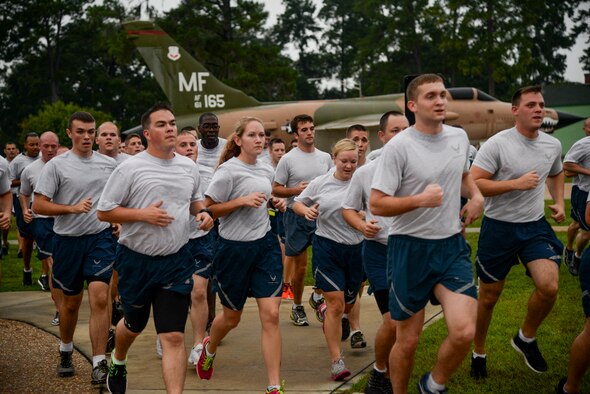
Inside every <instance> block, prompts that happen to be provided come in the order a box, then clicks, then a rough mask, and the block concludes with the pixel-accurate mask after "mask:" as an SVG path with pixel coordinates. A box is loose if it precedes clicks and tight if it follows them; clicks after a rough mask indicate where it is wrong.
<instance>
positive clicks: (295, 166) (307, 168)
mask: <svg viewBox="0 0 590 394" xmlns="http://www.w3.org/2000/svg"><path fill="white" fill-rule="evenodd" d="M333 165H334V163H333V162H332V157H331V156H330V155H329V154H328V153H326V152H323V151H321V150H319V149H317V148H315V149H314V150H313V152H311V153H306V152H303V151H302V150H301V149H299V148H293V149H291V150H290V151H289V153H287V154H285V155H284V156H283V157H282V158H281V160H280V161H279V164H278V165H277V169H276V172H275V179H274V181H275V182H276V183H278V184H279V185H283V186H285V187H295V186H296V185H297V184H298V183H300V182H311V181H312V180H314V179H315V178H316V177H318V176H320V175H324V174H325V173H327V172H328V170H329V169H330V168H332V166H333ZM293 201H294V197H289V198H288V199H287V206H288V207H292V206H293Z"/></svg>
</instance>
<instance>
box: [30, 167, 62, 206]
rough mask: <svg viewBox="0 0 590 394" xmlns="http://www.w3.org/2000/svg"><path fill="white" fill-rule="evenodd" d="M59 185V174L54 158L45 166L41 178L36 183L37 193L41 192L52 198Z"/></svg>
mask: <svg viewBox="0 0 590 394" xmlns="http://www.w3.org/2000/svg"><path fill="white" fill-rule="evenodd" d="M58 187H59V174H58V171H57V166H56V164H55V161H54V160H51V161H49V162H48V163H47V164H45V165H44V166H43V170H41V174H39V180H38V181H37V184H36V185H35V193H37V194H41V195H43V196H45V197H47V198H49V199H50V200H51V199H52V198H53V197H54V195H55V193H56V192H57V188H58Z"/></svg>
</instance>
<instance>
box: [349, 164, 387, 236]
mask: <svg viewBox="0 0 590 394" xmlns="http://www.w3.org/2000/svg"><path fill="white" fill-rule="evenodd" d="M379 160H380V158H377V159H376V160H373V161H370V162H368V163H366V164H365V165H364V166H362V167H360V168H358V169H357V170H356V171H355V173H354V174H353V175H352V179H351V180H350V184H349V186H348V191H347V192H346V196H345V199H344V202H343V203H342V208H344V209H354V210H355V211H357V212H359V211H365V214H366V219H365V220H366V221H369V220H372V219H374V220H377V224H378V226H379V227H381V230H380V231H379V232H378V233H377V235H375V237H373V238H366V237H365V239H367V240H369V241H376V242H380V243H382V244H384V245H387V238H388V234H389V227H390V226H391V222H392V219H391V218H390V217H384V216H377V215H373V213H372V212H371V209H370V207H369V198H370V196H371V182H372V181H373V176H374V175H375V171H376V170H377V163H378V162H379Z"/></svg>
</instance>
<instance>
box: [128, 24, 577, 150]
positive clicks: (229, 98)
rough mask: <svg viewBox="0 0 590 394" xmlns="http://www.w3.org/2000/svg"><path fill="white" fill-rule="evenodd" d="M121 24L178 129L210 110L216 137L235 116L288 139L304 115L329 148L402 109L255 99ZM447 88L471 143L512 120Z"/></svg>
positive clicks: (152, 31)
mask: <svg viewBox="0 0 590 394" xmlns="http://www.w3.org/2000/svg"><path fill="white" fill-rule="evenodd" d="M123 27H124V29H125V31H126V33H127V38H128V39H129V40H131V42H133V44H134V45H135V46H136V47H137V49H138V50H139V53H140V54H141V56H142V57H143V58H144V60H145V62H146V63H147V65H148V67H149V68H150V69H151V71H152V73H153V74H154V76H155V78H156V80H157V81H158V83H159V84H160V86H161V88H162V89H163V91H164V93H165V94H166V96H167V98H168V100H169V101H170V104H171V105H172V108H173V110H174V113H175V115H176V119H177V124H178V126H179V128H180V127H184V126H187V125H192V126H196V125H197V123H198V116H199V115H200V114H201V113H204V112H213V113H215V114H216V115H217V116H218V118H219V124H220V126H221V129H220V136H221V137H228V136H229V135H230V134H231V133H232V131H233V128H234V125H235V124H236V122H237V121H238V119H240V118H241V117H244V116H256V117H258V118H260V119H261V120H262V121H263V122H264V127H265V128H266V129H267V130H270V131H271V133H272V134H273V135H280V136H281V137H283V138H287V140H290V139H291V137H290V136H289V135H288V134H287V133H289V132H290V130H289V126H288V125H289V122H290V121H291V119H292V118H293V117H294V116H296V115H299V114H308V115H311V116H312V117H313V118H314V123H315V127H316V145H317V146H318V147H319V148H320V149H322V150H328V151H329V150H330V148H331V146H332V145H333V144H334V142H336V141H337V140H339V139H341V138H343V137H344V135H345V130H346V129H347V128H348V126H350V125H353V124H362V125H364V126H365V127H367V128H369V130H371V131H376V130H378V128H379V119H380V117H381V115H382V114H383V113H385V112H387V111H391V110H397V111H400V112H404V108H405V99H404V94H403V93H398V94H387V95H381V96H372V97H359V98H349V99H339V100H306V101H290V102H272V103H266V102H260V101H258V100H256V99H255V98H254V97H251V96H248V95H247V94H245V93H244V92H242V91H240V90H237V89H234V88H232V87H230V86H227V85H225V84H224V83H223V82H221V81H220V80H218V79H217V78H216V77H215V76H214V75H212V74H211V73H210V72H209V71H208V70H207V69H206V68H205V67H204V66H203V65H202V64H201V63H199V62H198V61H197V60H196V59H194V58H193V57H192V56H191V55H190V54H189V53H188V52H187V51H185V50H184V49H183V48H182V47H180V46H179V45H178V43H176V42H175V41H174V40H173V39H172V38H171V37H170V36H169V35H168V34H167V33H166V32H165V31H163V30H162V29H161V28H160V27H158V26H157V25H156V24H155V23H153V22H150V21H131V22H125V23H123ZM448 91H449V93H450V98H449V102H448V105H447V113H446V120H445V121H446V123H447V124H450V125H458V126H461V127H462V128H463V129H465V131H466V132H467V135H468V137H469V139H470V141H471V142H472V143H477V142H479V141H482V140H486V139H487V138H489V137H491V136H492V135H493V134H495V133H497V132H498V131H500V130H504V129H507V128H510V127H512V126H513V125H514V118H513V116H512V113H511V105H510V103H506V102H502V101H499V100H497V99H495V98H494V97H492V96H490V95H488V94H486V93H484V92H482V91H481V90H479V89H476V88H469V87H467V88H464V87H463V88H449V89H448ZM580 119H581V118H578V117H577V116H574V115H570V114H565V113H562V112H558V111H555V110H553V109H549V108H547V109H546V114H545V119H544V122H543V126H542V130H543V131H545V132H547V133H552V132H553V131H554V130H556V129H558V128H560V127H565V126H567V125H569V124H572V123H574V122H577V121H578V120H580ZM140 131H141V127H140V126H137V127H134V128H133V129H130V130H126V131H125V132H124V134H129V133H132V132H135V133H137V132H140ZM370 134H371V142H372V146H380V143H379V142H378V140H377V137H376V133H370Z"/></svg>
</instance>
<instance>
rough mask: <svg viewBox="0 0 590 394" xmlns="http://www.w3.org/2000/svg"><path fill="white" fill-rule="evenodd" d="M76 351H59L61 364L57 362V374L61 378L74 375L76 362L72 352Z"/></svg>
mask: <svg viewBox="0 0 590 394" xmlns="http://www.w3.org/2000/svg"><path fill="white" fill-rule="evenodd" d="M73 353H74V352H73V351H71V352H62V351H60V352H59V364H57V376H59V377H60V378H67V377H70V376H74V373H75V370H74V363H73V361H72V354H73Z"/></svg>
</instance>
